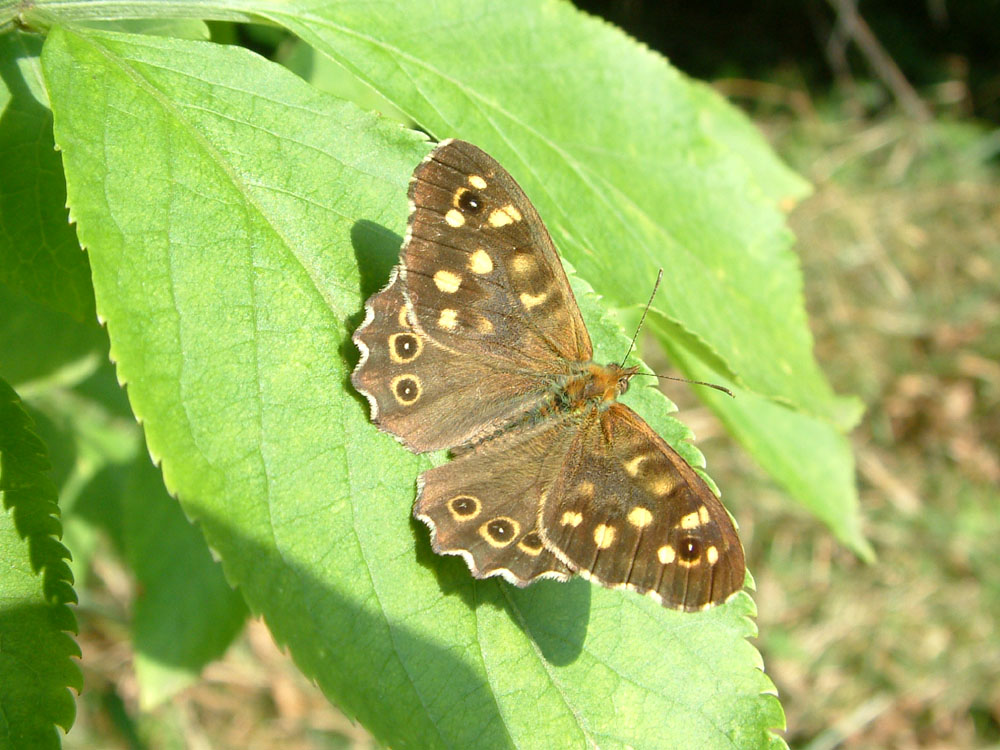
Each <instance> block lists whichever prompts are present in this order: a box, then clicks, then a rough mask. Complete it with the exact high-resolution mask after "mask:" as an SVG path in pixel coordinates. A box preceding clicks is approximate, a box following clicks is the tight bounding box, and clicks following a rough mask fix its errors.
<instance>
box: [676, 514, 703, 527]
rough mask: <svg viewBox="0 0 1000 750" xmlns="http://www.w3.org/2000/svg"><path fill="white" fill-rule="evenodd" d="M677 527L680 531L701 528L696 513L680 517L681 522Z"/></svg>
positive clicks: (699, 519)
mask: <svg viewBox="0 0 1000 750" xmlns="http://www.w3.org/2000/svg"><path fill="white" fill-rule="evenodd" d="M677 525H678V526H680V527H681V528H682V529H697V528H698V527H699V526H701V518H699V516H698V511H695V512H693V513H688V514H687V515H686V516H681V522H680V523H679V524H677Z"/></svg>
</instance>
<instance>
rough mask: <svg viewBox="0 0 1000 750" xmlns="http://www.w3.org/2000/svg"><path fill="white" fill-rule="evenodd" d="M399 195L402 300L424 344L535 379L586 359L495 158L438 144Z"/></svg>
mask: <svg viewBox="0 0 1000 750" xmlns="http://www.w3.org/2000/svg"><path fill="white" fill-rule="evenodd" d="M409 197H410V204H411V213H410V221H409V225H408V228H407V232H406V240H405V243H404V245H403V250H402V262H403V266H404V267H405V271H404V273H405V294H406V298H407V301H408V302H409V303H410V304H411V305H412V310H413V313H414V316H415V323H416V325H417V327H418V328H420V329H421V330H423V331H424V332H425V333H426V335H427V336H428V337H429V338H431V339H432V340H434V341H436V342H438V343H440V344H441V345H442V346H443V347H446V348H448V349H450V350H452V351H456V352H463V353H467V354H470V355H472V356H474V357H487V358H490V359H494V360H503V361H506V363H507V364H506V365H504V367H505V369H510V368H511V367H514V368H515V369H523V370H529V369H530V370H532V371H534V372H536V373H558V374H561V373H563V372H564V371H565V362H566V360H571V361H587V360H589V359H590V358H591V356H592V353H593V350H592V348H591V344H590V337H589V336H588V334H587V329H586V327H585V326H584V324H583V319H582V318H581V316H580V310H579V308H578V307H577V304H576V300H575V299H574V297H573V292H572V290H571V289H570V286H569V282H568V281H567V279H566V273H565V272H564V271H563V268H562V264H561V263H560V261H559V257H558V255H557V254H556V250H555V247H554V246H553V244H552V240H551V239H550V238H549V234H548V231H547V230H546V229H545V225H544V224H543V223H542V220H541V218H540V217H539V215H538V212H537V211H535V208H534V207H533V206H532V205H531V202H530V201H529V200H528V198H527V196H526V195H525V194H524V191H523V190H521V188H520V186H518V184H517V183H516V182H515V181H514V178H513V177H511V176H510V174H509V173H508V172H507V171H506V170H505V169H504V168H503V167H501V166H500V164H499V163H498V162H497V161H496V160H495V159H493V158H492V157H490V156H489V155H487V154H486V153H485V152H483V151H482V150H480V149H479V148H477V147H476V146H473V145H472V144H471V143H466V142H464V141H457V140H449V141H443V142H442V143H441V144H440V145H439V146H438V147H437V148H436V149H434V151H432V152H431V153H430V154H429V155H428V157H427V158H426V159H425V160H424V161H423V162H422V163H421V164H420V166H418V167H417V169H416V170H415V171H414V173H413V179H412V180H411V182H410V192H409Z"/></svg>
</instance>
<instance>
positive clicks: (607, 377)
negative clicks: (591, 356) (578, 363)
mask: <svg viewBox="0 0 1000 750" xmlns="http://www.w3.org/2000/svg"><path fill="white" fill-rule="evenodd" d="M637 372H639V368H638V367H622V366H621V365H619V364H616V363H615V362H611V363H610V364H607V365H599V364H597V363H596V362H587V363H585V364H584V365H583V366H582V367H581V369H580V370H579V371H577V372H575V373H573V374H572V375H570V376H569V378H568V379H567V380H566V382H565V383H564V384H563V385H562V387H561V389H560V393H559V400H560V402H561V405H562V406H563V408H565V409H568V410H569V411H579V410H581V409H583V408H585V407H586V406H588V405H596V406H597V407H598V408H601V409H606V408H608V407H609V406H610V405H611V404H612V402H614V401H615V400H616V399H617V398H618V397H619V396H620V395H622V394H623V393H625V391H627V390H628V384H629V381H630V380H631V379H632V376H633V375H635V374H636V373H637Z"/></svg>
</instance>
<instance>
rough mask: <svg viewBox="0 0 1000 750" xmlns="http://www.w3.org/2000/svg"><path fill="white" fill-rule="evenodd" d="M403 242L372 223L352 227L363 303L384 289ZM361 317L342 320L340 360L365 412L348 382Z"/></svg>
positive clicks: (361, 398) (364, 221) (354, 361)
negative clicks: (345, 365) (354, 334)
mask: <svg viewBox="0 0 1000 750" xmlns="http://www.w3.org/2000/svg"><path fill="white" fill-rule="evenodd" d="M402 242H403V238H402V237H400V236H399V235H398V234H396V233H395V232H393V231H392V230H390V229H387V228H386V227H384V226H382V225H381V224H378V223H376V222H374V221H368V220H367V219H362V220H360V221H356V222H354V225H353V226H352V227H351V246H352V247H353V248H354V257H355V258H356V259H357V261H358V276H359V279H358V288H359V290H360V292H361V297H362V299H367V298H368V297H370V296H371V295H372V294H375V292H377V291H378V290H379V289H381V288H382V287H384V286H385V284H386V282H387V281H388V280H389V274H390V273H391V272H392V267H393V266H394V265H395V264H396V262H397V261H398V260H399V246H400V245H401V244H402ZM364 317H365V311H364V309H363V308H360V309H358V311H357V312H355V313H353V314H351V315H349V316H347V318H346V319H345V321H344V329H345V332H346V335H345V336H344V338H343V340H342V341H341V343H340V356H341V357H343V360H344V362H345V363H346V364H347V367H346V370H347V372H348V375H347V376H346V377H345V378H344V385H345V387H346V388H347V392H348V393H352V394H354V395H355V396H356V398H357V401H358V403H359V404H365V406H366V409H367V404H368V402H367V400H366V399H365V398H364V396H362V395H361V394H360V393H358V392H357V390H356V389H355V388H354V386H352V385H351V381H350V373H351V372H352V371H353V370H354V367H355V365H357V363H358V358H359V357H360V353H359V352H358V347H357V346H356V345H355V343H354V341H353V340H352V339H351V336H352V334H353V333H354V331H355V330H356V329H357V327H358V326H359V325H361V321H363V320H364Z"/></svg>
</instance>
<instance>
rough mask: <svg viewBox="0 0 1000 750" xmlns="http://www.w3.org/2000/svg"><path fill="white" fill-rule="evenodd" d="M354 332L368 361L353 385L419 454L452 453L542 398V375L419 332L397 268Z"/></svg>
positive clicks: (376, 416)
mask: <svg viewBox="0 0 1000 750" xmlns="http://www.w3.org/2000/svg"><path fill="white" fill-rule="evenodd" d="M365 307H366V311H367V318H366V319H365V322H364V323H362V325H361V326H360V327H359V328H358V330H357V331H355V333H354V341H355V343H356V344H357V345H358V348H359V349H360V350H361V361H360V362H359V363H358V366H357V368H356V369H355V370H354V373H353V374H352V375H351V382H352V383H353V384H354V387H355V388H357V389H358V390H359V391H360V392H361V393H362V394H364V395H365V396H366V397H367V398H368V401H369V403H370V404H371V417H372V421H373V422H375V423H376V424H377V425H378V426H379V427H381V428H382V429H384V430H386V431H388V432H390V433H392V434H393V435H395V436H396V437H398V438H399V439H400V440H402V441H403V443H404V444H405V445H406V446H407V447H408V448H410V450H413V451H416V452H423V451H429V450H439V449H442V448H451V447H454V446H456V445H461V444H463V443H466V442H469V441H471V440H474V439H475V438H476V437H477V436H480V435H489V434H492V433H494V432H496V431H497V430H499V429H500V428H501V427H502V426H505V425H507V424H509V423H510V421H511V420H512V419H515V418H516V417H517V415H519V414H522V413H523V412H525V411H528V410H531V409H533V408H535V407H536V406H537V404H538V402H539V400H540V399H541V398H542V395H541V392H540V389H539V385H538V382H539V379H538V377H537V376H533V375H530V374H525V373H524V372H512V371H509V370H508V369H506V368H505V363H503V362H496V361H493V362H485V361H483V360H481V359H476V358H469V357H467V356H463V355H460V354H456V353H455V352H453V351H451V350H449V349H446V348H444V347H442V346H441V345H440V344H437V343H436V342H434V341H432V340H430V339H428V337H427V336H425V335H424V334H423V332H421V331H420V330H419V329H417V328H415V327H414V326H413V325H412V323H411V319H412V316H411V315H409V314H408V312H407V309H406V301H405V299H404V298H403V285H402V281H401V280H400V278H399V276H398V271H397V269H393V272H392V277H391V279H390V281H389V283H388V284H387V285H386V287H385V288H384V289H383V290H382V291H381V292H379V293H378V294H375V295H373V296H372V297H371V299H369V300H368V303H367V305H366V306H365Z"/></svg>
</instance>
